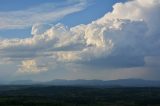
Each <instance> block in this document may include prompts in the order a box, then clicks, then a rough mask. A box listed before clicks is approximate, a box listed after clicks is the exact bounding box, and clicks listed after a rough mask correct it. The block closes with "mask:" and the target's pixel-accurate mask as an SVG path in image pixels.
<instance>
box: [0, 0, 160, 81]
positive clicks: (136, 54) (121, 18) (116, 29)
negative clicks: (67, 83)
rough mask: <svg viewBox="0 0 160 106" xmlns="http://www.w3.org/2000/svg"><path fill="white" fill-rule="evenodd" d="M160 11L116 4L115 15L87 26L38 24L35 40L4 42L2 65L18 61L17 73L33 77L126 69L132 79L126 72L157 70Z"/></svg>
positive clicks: (151, 0) (142, 3)
mask: <svg viewBox="0 0 160 106" xmlns="http://www.w3.org/2000/svg"><path fill="white" fill-rule="evenodd" d="M71 10H72V9H71ZM159 10H160V1H159V0H133V1H128V2H126V3H116V4H115V5H114V6H113V11H112V12H109V13H106V14H105V15H104V16H103V17H102V18H100V19H98V20H95V21H93V22H91V23H90V24H87V25H83V24H81V25H77V26H75V27H71V28H68V27H67V26H65V25H62V24H60V23H59V24H56V25H50V24H35V25H33V27H32V32H31V34H32V36H31V37H30V38H24V39H0V45H1V46H0V58H1V62H2V64H5V62H9V63H8V64H12V62H16V63H17V66H18V67H17V68H18V69H17V70H18V72H23V73H25V72H27V73H28V72H30V73H33V74H35V73H40V72H46V71H47V70H48V71H51V72H52V71H58V68H55V67H61V68H62V67H63V68H62V69H64V70H65V68H66V67H67V68H68V67H70V68H69V70H74V67H75V66H78V68H79V69H78V70H83V69H84V68H86V67H87V68H86V70H90V71H92V70H94V69H97V70H99V71H100V70H106V72H108V70H110V71H112V70H114V69H115V70H123V69H124V71H119V72H122V73H121V74H125V73H126V78H127V77H128V76H129V75H128V73H127V72H126V70H127V69H128V70H129V71H130V72H131V70H132V73H134V72H133V71H134V70H133V69H136V68H137V67H139V68H138V69H137V70H140V69H142V71H145V70H152V69H153V68H152V67H150V65H152V63H154V61H157V60H155V58H156V57H159V54H160V50H159V47H160V31H159V27H160V21H159V19H160V14H159ZM0 14H1V13H0ZM49 14H50V13H49ZM28 21H29V22H30V20H28ZM20 27H21V26H20ZM22 27H23V26H22ZM148 58H149V59H148ZM149 61H151V62H149ZM64 64H65V65H64ZM62 65H63V66H62ZM155 65H156V64H155ZM79 66H80V67H79ZM156 66H157V67H158V65H156ZM53 67H54V68H53ZM148 67H149V68H148ZM146 68H147V69H146ZM150 68H151V69H150ZM157 69H160V68H159V67H158V68H156V70H157ZM27 70H29V71H27ZM142 71H139V72H140V73H143V72H142ZM154 71H155V70H154ZM113 72H114V71H113ZM100 73H101V72H100ZM109 73H111V72H109ZM116 73H117V71H116ZM135 73H137V74H139V73H138V72H137V71H135ZM135 73H134V75H135ZM146 73H148V71H146ZM146 73H145V74H144V73H143V74H144V75H146ZM84 74H85V72H84ZM127 75H128V76H127ZM120 76H121V75H120ZM122 76H123V75H122ZM135 76H136V75H135ZM142 76H143V75H142ZM113 77H114V76H113ZM123 77H124V76H123ZM132 77H133V76H132ZM95 78H96V77H95ZM115 78H117V77H115Z"/></svg>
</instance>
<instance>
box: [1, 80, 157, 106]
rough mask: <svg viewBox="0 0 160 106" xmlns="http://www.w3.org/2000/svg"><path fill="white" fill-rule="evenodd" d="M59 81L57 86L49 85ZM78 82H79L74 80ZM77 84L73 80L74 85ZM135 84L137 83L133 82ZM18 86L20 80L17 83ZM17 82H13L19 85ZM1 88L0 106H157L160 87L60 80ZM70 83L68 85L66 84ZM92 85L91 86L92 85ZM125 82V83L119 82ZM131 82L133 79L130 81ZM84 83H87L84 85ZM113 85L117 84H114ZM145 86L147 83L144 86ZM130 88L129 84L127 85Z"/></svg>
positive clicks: (3, 86) (2, 86)
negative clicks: (103, 84)
mask: <svg viewBox="0 0 160 106" xmlns="http://www.w3.org/2000/svg"><path fill="white" fill-rule="evenodd" d="M57 81H59V83H60V82H61V85H57V86H56V85H53V82H54V84H55V82H57ZM78 81H80V80H78ZM78 81H77V80H76V81H73V82H77V83H78ZM134 81H138V80H134ZM20 82H21V83H22V82H23V81H20ZM20 82H19V81H18V82H17V81H16V83H17V84H18V83H20ZM25 82H26V83H28V82H30V83H28V85H27V84H26V85H22V84H20V85H16V84H15V82H14V85H1V86H0V106H160V87H158V86H152V87H151V86H150V87H149V86H148V85H147V86H145V87H144V85H145V84H144V85H143V87H133V86H128V87H127V86H118V85H115V86H113V85H111V86H109V85H106V86H100V85H97V86H96V84H98V83H97V80H96V81H95V80H94V81H91V82H92V85H91V84H90V83H91V82H90V81H89V82H85V81H84V80H83V84H84V85H82V80H81V81H80V82H81V84H80V82H79V84H74V83H73V82H72V81H71V82H72V83H71V82H70V81H67V82H68V85H64V84H62V82H65V81H64V80H63V81H62V80H56V81H51V82H52V84H51V82H50V84H49V83H48V84H31V81H25ZM69 82H70V85H69ZM93 82H95V83H96V84H94V86H93ZM118 82H119V83H122V82H124V83H126V82H128V80H127V81H126V80H120V81H118ZM132 82H133V79H132ZM87 83H88V84H90V85H88V86H87ZM116 83H117V81H116ZM148 84H149V83H148ZM130 85H131V84H130Z"/></svg>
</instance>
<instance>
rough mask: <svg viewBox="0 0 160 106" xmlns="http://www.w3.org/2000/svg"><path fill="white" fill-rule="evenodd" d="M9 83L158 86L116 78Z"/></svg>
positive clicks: (18, 83) (153, 83) (138, 80)
mask: <svg viewBox="0 0 160 106" xmlns="http://www.w3.org/2000/svg"><path fill="white" fill-rule="evenodd" d="M8 84H9V85H49V86H52V85H56V86H64V85H66V86H102V87H110V86H111V87H112V86H113V87H114V86H115V87H116V86H118V87H120V86H122V87H150V86H151V87H160V81H158V80H157V81H156V80H154V81H153V80H143V79H118V80H107V81H104V80H84V79H78V80H62V79H56V80H52V81H46V82H36V81H32V80H17V81H13V82H10V83H8Z"/></svg>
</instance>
